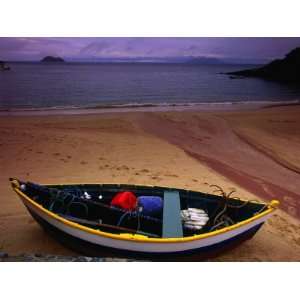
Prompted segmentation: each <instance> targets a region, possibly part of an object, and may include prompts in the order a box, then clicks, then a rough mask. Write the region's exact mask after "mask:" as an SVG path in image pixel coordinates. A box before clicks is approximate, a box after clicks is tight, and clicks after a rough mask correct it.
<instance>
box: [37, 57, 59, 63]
mask: <svg viewBox="0 0 300 300" xmlns="http://www.w3.org/2000/svg"><path fill="white" fill-rule="evenodd" d="M41 62H46V63H62V62H65V61H64V59H62V58H61V57H58V56H57V57H55V56H45V57H44V58H43V59H42V60H41Z"/></svg>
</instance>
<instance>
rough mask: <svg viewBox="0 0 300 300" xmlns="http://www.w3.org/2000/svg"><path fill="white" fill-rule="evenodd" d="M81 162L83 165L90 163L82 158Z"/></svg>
mask: <svg viewBox="0 0 300 300" xmlns="http://www.w3.org/2000/svg"><path fill="white" fill-rule="evenodd" d="M80 164H81V165H87V164H88V163H87V162H86V161H84V160H82V161H81V162H80Z"/></svg>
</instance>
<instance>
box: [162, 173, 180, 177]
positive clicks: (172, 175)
mask: <svg viewBox="0 0 300 300" xmlns="http://www.w3.org/2000/svg"><path fill="white" fill-rule="evenodd" d="M165 176H167V177H178V175H176V174H165Z"/></svg>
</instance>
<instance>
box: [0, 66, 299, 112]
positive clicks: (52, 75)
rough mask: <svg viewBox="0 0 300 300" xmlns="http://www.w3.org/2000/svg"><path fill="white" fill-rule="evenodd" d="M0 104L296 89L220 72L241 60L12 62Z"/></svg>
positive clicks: (211, 99) (267, 95)
mask: <svg viewBox="0 0 300 300" xmlns="http://www.w3.org/2000/svg"><path fill="white" fill-rule="evenodd" d="M10 67H11V69H12V70H11V71H5V72H0V109H1V110H10V109H28V108H29V109H30V108H62V107H67V108H69V107H102V106H111V105H117V106H118V105H120V106H127V105H128V106H130V105H141V106H143V105H149V104H152V105H172V104H193V103H222V102H226V103H233V104H234V103H239V102H249V101H253V102H259V101H262V102H268V101H293V100H298V99H300V88H299V87H296V86H287V85H283V84H279V83H274V82H269V81H265V80H261V79H230V78H229V76H226V75H222V74H220V73H221V72H229V71H234V70H240V69H245V68H247V67H253V66H245V65H188V64H83V63H68V64H53V65H51V64H49V65H45V64H38V63H26V64H25V63H11V64H10Z"/></svg>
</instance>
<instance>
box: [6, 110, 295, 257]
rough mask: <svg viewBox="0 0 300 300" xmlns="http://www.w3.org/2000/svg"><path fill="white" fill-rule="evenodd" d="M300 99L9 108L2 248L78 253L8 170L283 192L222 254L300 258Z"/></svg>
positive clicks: (253, 193) (252, 193)
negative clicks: (72, 110) (222, 104)
mask: <svg viewBox="0 0 300 300" xmlns="http://www.w3.org/2000/svg"><path fill="white" fill-rule="evenodd" d="M299 154H300V106H297V105H294V106H281V107H269V108H261V109H252V110H241V111H239V110H236V111H233V110H231V111H220V110H219V111H195V110H191V111H161V112H159V111H157V112H123V113H122V112H107V113H101V114H88V115H87V114H80V115H49V116H44V115H43V116H39V115H36V116H1V117H0V166H1V172H0V195H1V199H0V232H1V235H0V251H5V252H8V253H10V254H13V255H16V254H20V253H32V252H33V253H44V254H57V255H72V254H74V253H72V252H71V251H70V250H68V249H67V248H64V247H63V246H61V245H60V244H58V243H57V242H56V241H55V240H53V239H52V238H51V237H49V236H48V235H47V234H45V233H44V232H43V230H42V229H41V228H40V227H39V225H37V224H36V223H35V221H34V220H33V219H32V218H31V216H29V214H28V213H27V211H26V209H25V207H24V206H23V204H22V203H21V202H20V200H19V199H18V198H17V196H16V195H15V194H14V192H13V191H12V189H11V188H10V185H9V182H8V178H9V177H17V178H20V179H23V180H30V181H33V182H37V183H68V182H73V183H82V182H103V183H104V182H105V183H108V182H114V183H137V184H154V185H165V186H174V187H178V188H186V189H193V190H199V191H204V192H212V188H210V186H209V185H211V184H217V185H219V186H221V187H223V189H224V190H225V191H232V190H235V191H236V195H237V196H239V197H241V198H244V199H259V200H261V201H270V200H272V199H278V200H280V201H281V207H280V209H279V210H278V211H277V212H276V213H275V215H274V216H273V217H272V218H271V219H270V220H269V221H268V222H267V224H265V226H264V227H263V228H262V229H261V230H260V231H259V232H258V233H257V235H255V236H254V238H253V239H251V240H249V241H247V242H245V243H244V244H243V245H241V246H240V247H238V248H236V249H234V250H232V251H231V252H227V253H224V254H223V255H221V256H219V257H217V258H215V259H214V260H215V261H299V260H300V174H299V173H300V155H299Z"/></svg>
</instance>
